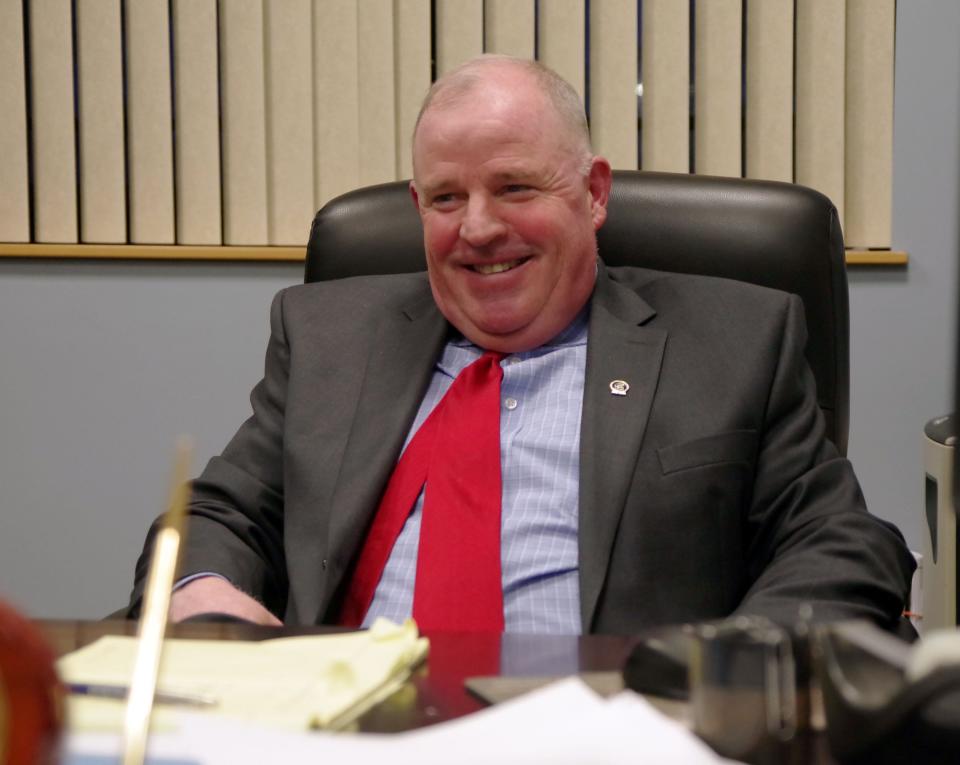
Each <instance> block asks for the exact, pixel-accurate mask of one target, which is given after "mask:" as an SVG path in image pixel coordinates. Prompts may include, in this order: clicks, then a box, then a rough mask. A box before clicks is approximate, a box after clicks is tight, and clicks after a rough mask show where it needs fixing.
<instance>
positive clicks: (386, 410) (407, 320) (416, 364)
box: [315, 290, 447, 620]
mask: <svg viewBox="0 0 960 765" xmlns="http://www.w3.org/2000/svg"><path fill="white" fill-rule="evenodd" d="M446 331H447V323H446V320H445V319H444V318H443V316H442V315H441V313H440V312H439V311H438V310H437V308H436V306H435V304H434V302H433V299H432V297H431V296H430V292H429V290H426V291H425V292H424V294H421V295H420V296H418V297H417V298H416V299H415V300H413V301H411V302H410V303H409V304H408V305H407V306H406V308H405V309H404V310H403V311H401V312H400V313H398V314H397V315H390V316H387V317H385V318H384V320H383V321H382V322H381V323H380V326H379V327H378V329H377V333H376V338H375V340H374V342H373V344H372V346H371V349H370V354H369V357H368V359H367V364H366V370H365V372H364V375H363V381H362V383H361V385H360V391H359V399H358V402H357V407H356V411H355V414H354V418H353V426H352V428H351V431H350V436H349V439H348V441H347V446H346V450H345V452H344V457H343V463H342V465H341V468H340V473H339V475H338V476H337V484H336V488H335V489H334V494H333V500H332V502H331V506H330V516H329V517H330V525H329V534H328V539H327V552H328V556H327V576H326V577H324V580H325V582H326V588H325V592H324V593H322V598H321V599H319V601H315V602H319V612H318V615H317V619H318V620H319V619H321V618H322V617H323V615H324V611H326V609H327V608H328V606H329V604H330V599H331V598H332V597H333V594H334V593H335V592H336V591H337V588H338V587H339V586H340V584H341V582H342V581H343V576H344V574H345V573H346V571H347V570H348V568H349V566H350V563H351V561H352V559H353V556H354V553H355V552H356V551H357V550H358V549H359V546H360V544H361V543H362V540H363V535H364V534H365V532H366V528H367V526H368V525H369V523H370V521H371V519H372V517H373V514H374V512H375V511H376V507H377V503H378V502H379V500H380V495H381V494H382V492H383V488H384V486H385V485H386V482H387V480H388V479H389V477H390V473H391V471H392V470H393V467H394V465H395V464H396V461H397V458H398V456H399V454H400V450H401V449H402V447H403V441H404V439H405V437H406V435H407V431H408V430H409V428H410V424H411V423H412V422H413V419H414V417H415V416H416V413H417V409H418V408H419V406H420V402H421V399H422V398H423V394H424V391H425V390H426V389H427V386H428V385H429V382H430V377H431V375H432V373H433V366H434V363H435V361H436V358H437V356H438V355H439V353H440V351H441V349H442V347H443V343H444V339H445V336H446Z"/></svg>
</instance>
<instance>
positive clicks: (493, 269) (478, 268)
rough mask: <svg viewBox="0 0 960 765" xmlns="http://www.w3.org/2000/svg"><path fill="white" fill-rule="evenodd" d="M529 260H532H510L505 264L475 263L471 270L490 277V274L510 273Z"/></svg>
mask: <svg viewBox="0 0 960 765" xmlns="http://www.w3.org/2000/svg"><path fill="white" fill-rule="evenodd" d="M528 260H530V258H517V259H516V260H508V261H506V262H504V263H474V264H473V265H472V266H470V268H471V269H473V270H474V271H475V272H477V273H478V274H482V275H484V276H489V275H490V274H502V273H503V272H504V271H509V270H510V269H511V268H516V267H517V266H520V265H523V264H524V263H526V262H527V261H528Z"/></svg>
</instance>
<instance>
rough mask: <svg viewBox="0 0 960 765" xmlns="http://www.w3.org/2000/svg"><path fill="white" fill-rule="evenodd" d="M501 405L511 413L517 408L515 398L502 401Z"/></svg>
mask: <svg viewBox="0 0 960 765" xmlns="http://www.w3.org/2000/svg"><path fill="white" fill-rule="evenodd" d="M503 405H504V406H505V407H506V408H507V409H509V410H510V411H511V412H512V411H513V410H514V409H516V408H517V400H516V399H515V398H506V399H504V400H503Z"/></svg>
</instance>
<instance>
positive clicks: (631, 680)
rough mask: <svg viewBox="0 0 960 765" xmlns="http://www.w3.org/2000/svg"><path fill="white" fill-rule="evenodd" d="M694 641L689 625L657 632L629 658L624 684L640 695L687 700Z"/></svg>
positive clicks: (641, 642)
mask: <svg viewBox="0 0 960 765" xmlns="http://www.w3.org/2000/svg"><path fill="white" fill-rule="evenodd" d="M692 639H693V637H692V632H691V628H690V627H688V626H684V627H670V628H668V629H665V630H658V631H657V632H655V633H652V634H651V635H649V636H647V637H644V638H642V639H641V640H640V642H639V643H637V645H636V646H635V647H634V649H633V650H632V651H631V652H630V656H628V657H627V663H626V664H625V665H624V667H623V684H624V685H625V686H626V687H627V688H630V689H631V690H634V691H636V692H637V693H643V694H652V695H654V696H663V697H665V698H668V699H678V700H686V699H687V698H688V697H689V695H690V687H689V680H688V669H689V663H690V648H691V641H692Z"/></svg>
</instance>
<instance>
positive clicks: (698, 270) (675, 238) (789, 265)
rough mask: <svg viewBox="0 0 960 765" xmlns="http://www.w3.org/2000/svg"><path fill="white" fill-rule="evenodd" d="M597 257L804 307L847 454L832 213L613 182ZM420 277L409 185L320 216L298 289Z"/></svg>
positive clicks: (713, 183) (839, 242)
mask: <svg viewBox="0 0 960 765" xmlns="http://www.w3.org/2000/svg"><path fill="white" fill-rule="evenodd" d="M608 209H609V215H608V217H607V222H606V223H605V224H604V225H603V227H602V228H601V229H600V231H599V234H598V237H597V238H598V242H599V249H600V255H601V257H602V258H603V260H604V261H605V262H606V263H607V264H608V265H611V266H621V265H632V266H643V267H645V268H654V269H658V270H662V271H675V272H683V273H692V274H708V275H711V276H722V277H725V278H728V279H738V280H740V281H745V282H753V283H754V284H762V285H764V286H767V287H773V288H776V289H780V290H784V291H786V292H793V293H795V294H797V295H799V296H800V297H801V298H802V299H803V304H804V306H805V308H806V316H807V329H808V332H809V340H808V343H807V359H808V360H809V362H810V366H811V367H812V369H813V374H814V377H815V378H816V381H817V396H818V400H819V404H820V408H821V409H822V410H823V414H824V417H825V419H826V426H827V436H828V437H829V438H830V439H831V440H832V441H833V442H834V443H835V444H836V445H837V448H838V449H839V450H840V452H841V454H846V451H847V429H848V426H849V411H850V407H849V405H850V359H849V308H848V303H847V273H846V265H845V260H844V252H843V235H842V233H841V231H840V223H839V220H838V218H837V211H836V209H835V208H834V207H833V205H832V204H831V203H830V200H829V199H827V198H826V197H825V196H823V195H822V194H820V193H818V192H816V191H813V190H811V189H808V188H804V187H802V186H794V185H791V184H786V183H775V182H771V181H751V180H743V179H739V178H712V177H707V176H696V175H682V174H674V173H651V172H636V171H617V172H615V173H614V180H613V193H612V195H611V198H610V205H609V208H608ZM424 268H426V264H425V261H424V254H423V236H422V232H421V228H420V220H419V218H418V216H417V213H416V210H415V209H414V206H413V203H412V202H411V200H410V194H409V192H408V190H407V183H406V182H397V183H387V184H383V185H381V186H371V187H368V188H363V189H358V190H356V191H351V192H349V193H347V194H344V195H343V196H340V197H338V198H336V199H334V200H332V201H330V202H329V203H328V204H326V205H325V206H324V207H323V209H322V210H320V212H318V213H317V215H316V217H315V218H314V221H313V227H312V229H311V231H310V241H309V243H308V245H307V262H306V274H305V280H306V281H308V282H312V281H320V280H324V279H339V278H343V277H347V276H358V275H362V274H389V273H407V272H412V271H422V270H424Z"/></svg>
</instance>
